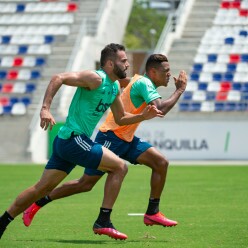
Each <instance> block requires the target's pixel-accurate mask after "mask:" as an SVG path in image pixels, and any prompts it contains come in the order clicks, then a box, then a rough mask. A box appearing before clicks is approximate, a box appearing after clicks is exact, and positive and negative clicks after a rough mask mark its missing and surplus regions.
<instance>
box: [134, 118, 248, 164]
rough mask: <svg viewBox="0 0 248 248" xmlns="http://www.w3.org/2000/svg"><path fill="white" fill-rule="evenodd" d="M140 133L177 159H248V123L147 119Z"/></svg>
mask: <svg viewBox="0 0 248 248" xmlns="http://www.w3.org/2000/svg"><path fill="white" fill-rule="evenodd" d="M136 136H138V137H140V138H142V139H143V140H147V141H149V142H150V143H151V144H152V145H153V146H155V147H156V148H158V149H159V150H160V151H161V152H162V153H163V154H164V155H165V156H166V157H167V158H168V159H173V160H183V159H186V160H205V159H209V160H219V159H220V160H226V159H233V160H247V159H248V122H244V121H243V122H242V121H237V122H230V121H227V122H224V121H212V122H211V121H209V122H205V121H204V122H203V121H192V122H190V121H178V122H176V121H165V120H163V121H156V120H149V121H145V122H143V123H142V124H141V125H140V126H139V127H138V130H137V131H136Z"/></svg>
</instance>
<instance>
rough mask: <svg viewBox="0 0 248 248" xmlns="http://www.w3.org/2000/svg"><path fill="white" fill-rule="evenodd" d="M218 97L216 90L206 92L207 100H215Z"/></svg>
mask: <svg viewBox="0 0 248 248" xmlns="http://www.w3.org/2000/svg"><path fill="white" fill-rule="evenodd" d="M215 99H216V92H214V91H207V92H206V100H207V101H215Z"/></svg>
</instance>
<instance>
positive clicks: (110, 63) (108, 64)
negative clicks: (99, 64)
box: [106, 59, 114, 67]
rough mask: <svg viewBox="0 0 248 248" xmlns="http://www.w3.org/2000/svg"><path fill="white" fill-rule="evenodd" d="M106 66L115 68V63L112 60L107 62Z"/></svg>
mask: <svg viewBox="0 0 248 248" xmlns="http://www.w3.org/2000/svg"><path fill="white" fill-rule="evenodd" d="M106 64H107V66H108V67H113V66H114V62H113V61H112V60H110V59H109V60H107V63H106Z"/></svg>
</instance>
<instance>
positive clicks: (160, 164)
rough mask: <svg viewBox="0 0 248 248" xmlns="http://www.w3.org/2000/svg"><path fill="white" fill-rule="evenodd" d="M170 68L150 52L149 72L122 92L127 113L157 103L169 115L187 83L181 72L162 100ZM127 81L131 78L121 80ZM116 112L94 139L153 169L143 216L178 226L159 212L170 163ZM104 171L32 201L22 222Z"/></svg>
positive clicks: (90, 183)
mask: <svg viewBox="0 0 248 248" xmlns="http://www.w3.org/2000/svg"><path fill="white" fill-rule="evenodd" d="M170 76H171V73H170V67H169V63H168V60H167V57H166V56H164V55H161V54H153V55H151V56H150V57H149V58H148V60H147V63H146V74H145V75H144V76H140V75H135V76H134V77H133V78H132V80H131V82H130V83H129V84H128V85H127V87H126V88H125V89H124V91H123V93H122V94H121V99H122V101H123V103H124V106H125V110H126V111H127V112H130V113H133V114H138V113H141V112H142V111H143V109H144V108H145V106H147V104H149V105H153V106H156V107H157V108H158V109H159V110H161V111H162V113H163V115H166V114H167V113H168V112H169V111H170V110H171V108H172V107H173V106H174V105H175V103H176V102H177V101H178V99H179V97H180V96H181V94H182V93H183V92H184V90H185V88H186V84H187V75H186V73H185V72H184V71H181V72H180V74H179V77H178V78H175V77H174V81H175V86H176V90H175V92H174V93H173V94H172V95H171V96H170V98H169V99H167V100H161V97H160V95H159V94H158V92H157V87H160V86H164V87H166V86H167V84H168V82H169V79H170ZM120 81H121V82H122V83H127V81H128V80H125V79H124V81H123V80H120ZM113 114H114V113H111V112H110V113H109V115H108V116H107V118H106V121H105V122H104V123H103V124H102V125H101V127H100V130H99V132H98V134H97V136H96V139H95V141H96V142H97V143H99V144H102V145H103V146H105V147H107V148H108V149H110V150H111V151H112V152H114V153H115V154H117V155H118V156H119V157H121V158H123V159H125V160H127V161H129V162H130V163H132V164H144V165H146V166H148V167H150V168H151V169H152V174H151V180H150V182H151V191H150V198H149V203H148V208H147V210H146V213H145V215H144V223H145V224H146V225H162V226H175V225H177V222H176V221H173V220H170V219H168V218H166V217H165V216H164V215H163V214H162V213H161V212H160V211H159V202H160V197H161V194H162V191H163V188H164V184H165V180H166V174H167V169H168V165H169V162H168V160H167V159H166V158H165V157H164V156H163V155H162V154H161V153H160V152H159V151H158V150H157V149H156V148H154V147H152V145H150V144H149V143H147V142H145V141H142V140H141V139H140V138H138V137H136V136H135V135H134V133H135V130H136V128H137V127H138V125H139V123H136V124H132V125H124V126H120V125H118V124H116V122H115V119H114V115H113ZM103 174H104V173H103V172H102V171H99V170H94V169H92V168H90V169H89V168H86V169H85V172H84V175H83V176H82V177H81V178H80V179H78V180H73V181H69V182H67V183H65V184H63V185H62V186H60V187H58V188H56V189H54V190H53V191H52V192H51V193H50V194H49V195H47V196H46V197H44V198H42V199H40V200H38V201H37V202H35V203H33V204H32V205H31V206H30V207H29V208H28V209H27V210H26V211H25V212H24V214H23V221H24V224H25V225H26V226H29V225H30V224H31V222H32V220H33V218H34V216H35V214H36V213H37V211H38V210H39V209H40V208H41V207H43V206H45V205H46V204H47V203H49V202H51V201H52V200H56V199H60V198H63V197H66V196H70V195H73V194H77V193H81V192H87V191H90V190H91V189H92V188H93V187H94V185H95V184H96V183H97V181H98V180H99V179H100V178H101V177H102V175H103Z"/></svg>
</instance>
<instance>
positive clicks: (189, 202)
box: [0, 166, 248, 248]
mask: <svg viewBox="0 0 248 248" xmlns="http://www.w3.org/2000/svg"><path fill="white" fill-rule="evenodd" d="M42 170H43V167H42V166H0V197H1V198H0V214H1V213H2V212H3V211H4V210H5V209H6V207H7V206H9V204H10V203H11V202H12V200H13V199H14V198H15V197H16V195H17V193H19V192H20V191H21V190H23V189H25V188H26V187H28V186H30V185H31V184H33V183H34V182H36V181H37V180H38V179H39V177H40V175H41V172H42ZM82 171H83V170H82V169H81V168H80V167H77V168H76V169H75V170H74V171H73V172H72V174H71V175H70V176H69V177H68V178H70V179H72V178H77V177H79V176H80V175H81V173H82ZM149 177H150V169H148V168H147V167H144V166H136V167H135V166H131V167H129V173H128V175H127V177H126V179H125V181H124V183H123V187H122V191H121V193H120V195H119V198H118V200H117V202H116V205H115V207H114V211H113V213H112V221H113V223H114V225H115V226H116V227H117V228H118V229H119V230H120V231H123V232H125V233H126V234H127V235H128V239H127V240H126V241H116V240H113V239H110V238H108V237H106V236H99V235H94V234H93V232H92V224H93V222H94V221H95V219H96V217H97V215H98V211H99V207H100V205H101V201H102V195H103V183H104V180H102V181H100V182H99V184H98V185H97V186H96V187H95V188H94V190H93V191H92V192H89V193H84V194H81V195H75V196H72V197H70V198H65V199H62V200H60V201H54V202H53V203H50V204H49V205H47V206H46V207H44V208H43V209H42V210H41V211H40V212H39V213H38V214H37V216H36V218H35V219H34V222H33V224H32V225H31V226H30V227H29V228H27V227H25V226H23V224H22V220H21V216H18V217H17V218H16V220H15V221H14V222H13V223H12V224H10V225H9V227H8V230H7V231H6V232H5V234H4V235H3V237H2V239H1V240H0V247H1V248H2V247H4V248H5V247H6V248H14V247H20V248H28V247H30V248H36V247H42V248H43V247H48V248H53V247H60V248H62V247H66V248H68V247H87V248H88V247H89V248H93V247H94V248H95V247H104V248H109V247H120V246H122V247H125V248H129V247H132V248H139V247H142V248H145V247H159V248H160V247H168V248H187V247H190V248H205V247H206V248H222V247H230V248H242V247H248V210H247V209H248V166H233V167H232V166H187V167H186V166H185V167H184V166H171V167H170V169H169V174H168V179H167V183H166V187H165V190H164V193H163V197H162V200H161V206H160V209H161V210H162V211H163V212H164V213H166V215H167V216H168V217H170V218H172V219H176V220H178V221H179V225H178V226H177V227H173V228H164V227H160V226H153V227H147V226H145V225H144V224H143V223H142V221H143V219H142V217H141V216H133V217H130V216H128V215H127V214H128V213H142V212H144V211H145V210H146V207H147V201H148V196H149Z"/></svg>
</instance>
